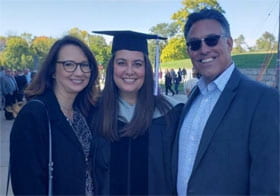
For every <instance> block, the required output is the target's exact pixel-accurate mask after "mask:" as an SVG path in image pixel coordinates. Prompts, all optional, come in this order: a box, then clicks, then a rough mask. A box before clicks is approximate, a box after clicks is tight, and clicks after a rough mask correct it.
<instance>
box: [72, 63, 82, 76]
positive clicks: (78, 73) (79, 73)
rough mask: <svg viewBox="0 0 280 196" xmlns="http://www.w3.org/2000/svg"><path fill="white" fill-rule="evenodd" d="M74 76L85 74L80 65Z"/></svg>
mask: <svg viewBox="0 0 280 196" xmlns="http://www.w3.org/2000/svg"><path fill="white" fill-rule="evenodd" d="M74 74H76V75H82V74H83V72H82V70H81V66H80V65H78V66H77V68H76V70H75V71H74Z"/></svg>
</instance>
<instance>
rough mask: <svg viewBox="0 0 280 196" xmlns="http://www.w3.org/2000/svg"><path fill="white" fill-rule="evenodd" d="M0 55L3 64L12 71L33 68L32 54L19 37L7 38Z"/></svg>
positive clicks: (26, 44) (25, 42)
mask: <svg viewBox="0 0 280 196" xmlns="http://www.w3.org/2000/svg"><path fill="white" fill-rule="evenodd" d="M2 55H3V56H2V57H1V59H2V61H3V64H5V65H6V66H7V67H10V68H12V69H19V68H21V69H23V68H26V67H28V68H32V66H33V57H32V52H31V51H30V49H29V47H28V43H27V41H26V40H24V39H23V38H21V37H16V36H14V37H9V38H8V39H7V43H6V48H5V49H4V51H3V53H2Z"/></svg>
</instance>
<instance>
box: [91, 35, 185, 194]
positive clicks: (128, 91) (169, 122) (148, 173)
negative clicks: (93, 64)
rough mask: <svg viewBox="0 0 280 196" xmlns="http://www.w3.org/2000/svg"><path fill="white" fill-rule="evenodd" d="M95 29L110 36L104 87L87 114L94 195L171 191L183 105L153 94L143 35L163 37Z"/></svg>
mask: <svg viewBox="0 0 280 196" xmlns="http://www.w3.org/2000/svg"><path fill="white" fill-rule="evenodd" d="M94 33H99V34H106V35H111V36H114V38H113V43H112V57H111V59H110V61H109V64H108V66H107V71H106V80H105V87H104V90H103V93H102V96H101V99H100V103H99V108H98V110H96V113H95V114H94V115H93V118H92V119H93V125H92V126H93V127H94V129H95V130H96V131H97V136H96V137H95V159H94V160H95V162H94V164H95V165H94V167H95V194H96V195H172V194H176V182H175V178H174V177H173V176H172V174H171V168H172V166H171V162H172V161H171V157H172V156H171V152H172V145H173V142H174V139H175V135H176V130H177V124H178V121H179V116H180V113H181V109H182V107H183V104H182V103H179V102H177V101H175V100H173V99H172V98H168V97H164V96H163V95H160V94H159V95H154V92H153V85H154V80H153V71H152V65H151V62H150V60H149V59H148V47H147V39H163V38H161V37H159V36H157V35H148V34H143V33H138V32H133V31H94ZM156 91H157V90H156ZM156 94H157V93H156Z"/></svg>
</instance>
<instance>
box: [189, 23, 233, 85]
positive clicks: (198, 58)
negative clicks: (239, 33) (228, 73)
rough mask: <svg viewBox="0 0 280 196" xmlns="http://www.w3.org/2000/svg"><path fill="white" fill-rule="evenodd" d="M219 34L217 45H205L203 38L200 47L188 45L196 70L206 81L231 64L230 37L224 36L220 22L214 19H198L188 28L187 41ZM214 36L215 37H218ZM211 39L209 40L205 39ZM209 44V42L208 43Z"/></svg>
mask: <svg viewBox="0 0 280 196" xmlns="http://www.w3.org/2000/svg"><path fill="white" fill-rule="evenodd" d="M215 35H219V36H221V37H220V38H219V39H218V41H217V45H214V46H213V40H212V46H209V45H207V43H205V40H203V41H202V42H201V47H193V48H192V47H188V49H187V52H188V54H189V56H190V58H191V60H192V63H193V65H194V67H195V69H197V71H198V72H199V73H200V74H201V75H202V76H204V78H205V79H206V81H207V83H209V82H211V81H213V80H214V79H215V78H216V77H217V76H219V75H220V74H221V73H222V72H223V71H224V70H225V69H226V68H227V67H228V66H229V65H230V64H231V61H232V60H231V50H232V44H233V41H232V38H231V37H225V36H224V31H223V28H222V26H221V25H220V23H218V22H217V21H216V20H212V19H211V20H209V19H205V20H200V21H198V22H195V23H194V24H193V25H192V27H191V28H190V31H189V34H188V36H187V42H190V41H197V42H199V41H198V40H200V39H204V38H207V37H208V38H209V37H212V38H213V37H215ZM219 36H216V37H219ZM207 41H209V42H210V41H211V40H206V42H207ZM210 44H211V43H210Z"/></svg>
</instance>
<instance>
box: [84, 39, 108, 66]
mask: <svg viewBox="0 0 280 196" xmlns="http://www.w3.org/2000/svg"><path fill="white" fill-rule="evenodd" d="M89 47H90V49H91V50H92V52H93V53H94V55H95V58H96V60H97V62H98V64H100V65H103V66H106V65H107V63H108V61H109V58H110V57H111V47H109V46H108V45H107V43H106V40H105V39H104V38H103V37H102V36H95V35H89Z"/></svg>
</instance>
